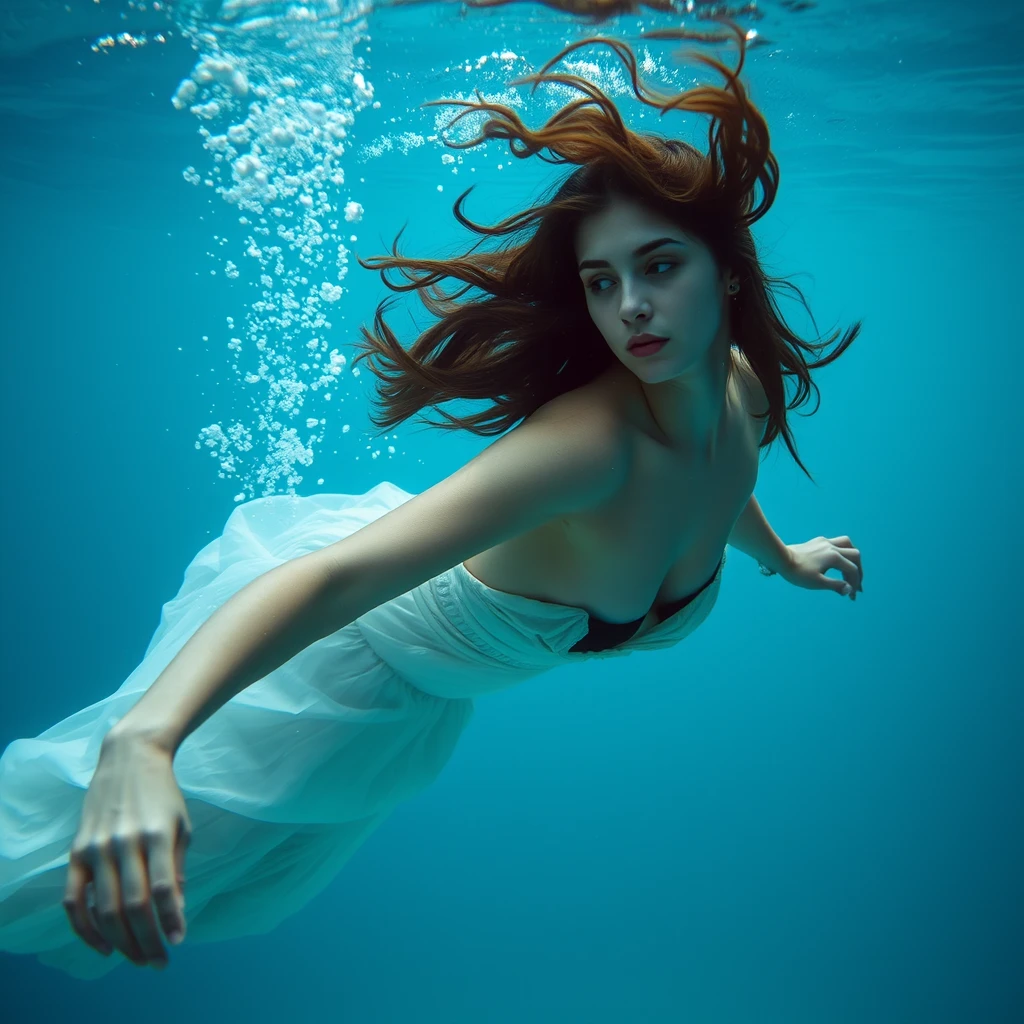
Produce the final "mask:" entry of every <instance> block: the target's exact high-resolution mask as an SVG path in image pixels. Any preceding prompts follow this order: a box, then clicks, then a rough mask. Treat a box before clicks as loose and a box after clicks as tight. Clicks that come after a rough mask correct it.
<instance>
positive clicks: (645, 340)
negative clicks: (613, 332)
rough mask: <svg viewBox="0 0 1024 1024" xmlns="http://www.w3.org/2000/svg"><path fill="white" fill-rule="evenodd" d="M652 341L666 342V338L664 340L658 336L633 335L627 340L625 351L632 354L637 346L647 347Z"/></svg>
mask: <svg viewBox="0 0 1024 1024" xmlns="http://www.w3.org/2000/svg"><path fill="white" fill-rule="evenodd" d="M652 341H668V338H664V337H662V336H661V335H659V334H634V335H633V337H632V338H630V339H629V344H628V345H627V346H626V348H627V350H628V351H630V352H632V351H633V349H635V348H636V347H637V345H647V344H649V343H650V342H652Z"/></svg>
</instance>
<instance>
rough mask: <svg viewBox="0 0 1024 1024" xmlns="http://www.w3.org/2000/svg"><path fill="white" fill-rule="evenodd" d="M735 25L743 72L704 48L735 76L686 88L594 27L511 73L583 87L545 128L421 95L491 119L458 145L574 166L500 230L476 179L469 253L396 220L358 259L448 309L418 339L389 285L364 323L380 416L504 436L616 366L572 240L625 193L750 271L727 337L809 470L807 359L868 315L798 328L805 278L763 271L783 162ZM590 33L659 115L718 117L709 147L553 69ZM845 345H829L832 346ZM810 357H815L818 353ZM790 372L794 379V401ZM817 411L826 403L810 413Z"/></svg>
mask: <svg viewBox="0 0 1024 1024" xmlns="http://www.w3.org/2000/svg"><path fill="white" fill-rule="evenodd" d="M725 25H726V26H727V28H728V30H729V31H730V32H731V33H732V35H733V36H735V39H736V43H737V45H738V49H739V59H738V62H737V66H736V68H735V70H730V69H729V68H728V67H726V66H725V65H724V64H723V63H721V62H720V61H718V60H716V59H715V58H713V57H709V56H706V55H704V54H701V53H699V52H697V53H692V54H691V55H690V56H692V57H693V58H694V59H695V60H696V61H698V62H699V63H702V64H704V65H706V66H708V67H710V68H713V69H714V70H715V71H717V72H718V73H719V74H720V75H721V76H722V78H724V80H725V84H724V85H723V86H721V87H715V86H710V85H703V86H698V87H696V88H692V89H688V90H686V91H685V92H681V93H678V94H674V95H673V94H663V93H658V92H655V91H653V90H651V89H649V88H648V87H647V86H645V85H644V84H643V83H642V82H641V81H640V80H639V77H638V75H637V65H636V58H635V56H634V54H633V51H632V50H631V49H630V47H629V46H628V45H627V44H626V43H624V42H622V41H620V40H617V39H614V38H608V37H590V38H587V39H583V40H580V41H579V42H576V43H573V44H572V45H570V46H567V47H566V48H565V49H564V50H562V51H561V53H559V54H558V55H557V56H556V57H554V58H552V59H551V60H550V61H549V62H548V63H547V64H546V65H545V66H544V67H543V68H542V69H541V70H540V71H539V72H537V73H536V74H533V75H529V76H526V77H524V78H520V79H517V80H515V81H513V82H511V83H510V84H511V85H520V84H527V83H532V84H533V89H534V90H536V88H537V86H539V85H541V84H543V83H558V84H560V85H564V86H570V87H572V88H575V89H578V90H579V91H580V92H581V93H583V94H584V97H583V98H581V99H576V100H573V101H572V102H570V103H568V104H567V105H566V106H564V107H563V108H562V109H561V110H559V111H558V113H556V114H554V115H553V116H552V117H551V118H550V119H549V120H548V122H547V123H546V124H545V125H544V126H543V127H542V128H539V129H537V130H531V129H530V128H528V127H526V125H524V124H523V122H522V121H521V120H520V118H519V117H518V115H517V114H516V113H515V112H514V111H513V110H511V109H510V108H509V107H507V106H503V105H501V104H498V103H489V102H485V101H484V100H483V98H482V96H481V94H480V93H479V92H477V93H476V95H477V101H476V102H473V101H468V100H432V101H430V102H429V103H425V104H423V105H424V106H443V105H452V106H461V107H465V108H467V109H465V110H463V111H462V112H461V113H459V114H457V115H456V116H455V117H454V118H453V119H452V120H451V121H450V122H449V123H448V125H447V128H449V129H450V128H451V127H452V126H453V125H454V124H455V123H456V122H457V121H459V120H460V119H461V118H463V117H465V116H467V115H468V114H471V113H473V112H486V113H488V114H490V115H491V116H490V117H489V118H488V119H487V120H486V121H485V122H484V123H483V125H482V127H481V129H480V133H479V135H478V136H477V137H476V138H474V139H472V140H470V141H468V142H452V141H447V140H446V141H445V144H446V145H447V146H448V147H450V148H452V149H469V148H471V147H473V146H477V145H480V144H481V143H482V142H484V141H485V140H487V139H505V140H507V141H508V144H509V149H510V150H511V153H512V155H513V156H515V157H517V158H519V159H527V158H528V157H531V156H534V155H536V156H538V157H539V158H540V159H541V160H544V161H546V162H548V163H552V164H566V163H568V164H576V165H577V167H576V169H575V170H574V171H573V172H572V173H571V174H570V175H569V176H568V177H567V178H565V179H564V180H563V181H561V182H560V183H558V182H556V183H555V184H554V185H553V186H552V187H551V189H550V190H549V193H550V198H547V199H544V200H543V201H542V202H540V203H539V204H538V205H535V206H533V207H531V208H529V209H527V210H525V211H523V212H521V213H517V214H515V215H514V216H511V217H508V218H506V219H505V220H502V221H501V222H500V223H498V224H495V225H494V226H491V227H488V226H486V225H480V224H475V223H473V222H472V221H471V220H470V219H469V218H468V217H467V216H466V215H465V213H464V212H463V210H462V206H463V204H464V202H465V200H466V197H467V196H468V195H469V193H470V192H472V190H473V189H472V187H471V188H469V189H467V190H466V191H465V192H463V193H462V194H461V195H460V196H459V197H458V199H457V200H456V201H455V203H454V206H453V213H454V215H455V218H456V219H457V220H458V221H459V223H460V224H462V225H464V226H465V227H466V228H468V229H469V230H470V231H473V232H475V233H476V234H478V235H480V236H481V238H480V240H479V241H478V242H477V243H476V244H475V245H474V246H473V248H471V249H470V250H469V251H468V252H467V253H466V254H465V255H462V256H459V257H456V258H453V259H425V258H414V257H406V256H400V255H399V254H398V242H399V239H400V238H401V235H402V232H401V231H400V232H399V233H398V235H397V236H396V238H395V241H394V244H393V247H392V253H391V254H390V255H388V256H375V257H371V258H370V259H367V260H362V259H360V260H359V263H360V265H361V266H362V267H364V268H365V269H368V270H379V271H380V275H381V279H382V280H383V281H384V283H385V285H387V287H388V288H389V289H391V290H392V291H394V292H408V291H415V292H417V294H418V295H419V297H420V300H421V301H422V303H423V305H424V306H425V307H426V308H427V309H428V310H429V311H430V313H431V314H433V315H434V316H435V317H436V318H437V320H436V322H435V323H434V324H433V325H432V326H430V327H428V328H427V329H426V330H425V331H423V332H422V333H421V334H420V335H419V337H417V338H416V340H415V341H413V343H412V344H411V346H410V347H409V348H408V349H407V348H405V347H403V345H402V344H401V342H400V341H399V339H398V338H397V337H396V335H395V334H394V332H393V331H392V330H391V329H390V328H389V327H388V325H387V322H386V320H385V313H386V312H387V311H388V309H389V307H390V305H391V304H393V303H394V302H396V301H397V299H396V298H394V297H388V298H387V299H385V300H384V301H383V302H381V303H380V305H379V306H378V307H377V311H376V315H375V317H374V321H373V329H372V330H369V329H367V328H366V327H365V326H364V327H361V328H360V332H361V335H362V339H363V340H362V341H359V342H357V349H358V354H357V355H356V357H355V359H354V360H353V365H355V364H357V363H358V362H360V361H361V360H364V359H365V360H368V363H367V365H368V366H369V368H370V370H371V371H372V372H373V374H374V375H375V376H376V378H377V381H376V392H377V394H376V398H375V400H374V406H375V408H374V409H373V411H371V414H370V419H371V422H373V423H374V425H375V426H377V427H380V428H383V429H387V428H390V427H393V426H395V425H397V424H399V423H402V422H403V421H405V420H407V419H409V418H410V417H411V416H413V415H415V414H416V413H419V412H421V410H423V409H425V408H428V407H429V408H432V409H434V410H435V411H437V412H438V413H439V414H440V416H441V417H442V418H443V419H442V420H441V421H440V422H434V421H430V420H426V422H427V423H429V424H430V425H431V426H437V427H441V428H442V429H448V430H468V431H471V432H472V433H475V434H478V435H481V436H486V435H495V434H501V433H503V432H504V431H506V430H508V429H509V428H511V427H513V426H515V425H516V424H517V423H519V422H520V421H521V420H523V419H524V418H525V417H527V416H529V415H530V414H531V413H532V412H534V411H535V410H536V409H538V408H539V407H540V406H542V405H543V404H544V403H546V402H548V401H550V400H551V399H553V398H555V397H557V396H558V395H560V394H564V393H565V392H567V391H570V390H572V389H574V388H578V387H580V386H582V385H583V384H586V383H587V382H589V381H591V380H592V379H594V378H595V377H596V376H597V375H598V374H599V373H601V372H602V371H603V370H604V369H606V368H607V367H608V366H610V365H611V364H612V362H613V361H614V359H615V356H614V355H613V353H612V352H611V350H610V349H609V348H608V346H607V344H606V343H605V341H604V338H603V337H602V336H601V334H600V332H599V331H598V329H597V327H596V326H595V325H594V323H593V321H592V320H591V318H590V314H589V312H588V310H587V305H586V297H585V294H584V291H583V287H582V285H581V283H580V280H579V276H578V273H577V264H576V255H575V239H576V230H577V226H578V224H579V223H580V221H581V220H582V218H584V217H587V216H588V215H591V214H594V213H597V212H600V211H601V210H603V209H604V208H606V207H607V205H608V203H609V201H610V200H611V198H612V197H613V196H616V195H621V196H624V197H627V198H631V199H634V200H636V201H639V202H640V203H642V204H644V205H645V206H647V207H648V208H649V209H651V210H652V211H654V212H655V213H658V214H661V215H663V216H664V217H665V218H666V219H669V220H671V221H672V222H674V223H676V224H678V225H679V226H680V227H681V228H682V229H683V230H684V231H686V232H688V233H690V234H691V235H693V236H695V237H697V238H698V239H700V241H702V242H703V243H704V244H705V245H706V246H707V247H708V249H709V250H710V251H711V254H712V255H713V257H714V259H715V261H716V263H717V265H718V267H719V269H720V270H721V269H722V268H724V267H726V266H728V267H730V268H731V269H732V271H733V273H734V274H736V275H738V277H739V282H740V289H739V293H738V294H736V295H734V296H732V297H731V298H730V302H729V306H730V311H731V312H730V317H731V334H732V340H733V342H734V343H735V344H736V345H737V347H738V348H739V349H740V351H741V352H742V353H743V355H744V356H746V358H747V361H748V362H749V363H750V366H751V367H752V369H753V371H754V373H756V374H757V377H758V379H759V380H760V382H761V385H762V387H763V388H764V392H765V396H766V398H767V400H768V410H767V412H766V413H764V414H763V416H764V417H765V418H766V419H767V424H766V427H765V430H764V433H763V436H762V439H761V447H762V448H767V447H768V446H769V445H771V444H772V442H773V441H774V440H775V439H776V438H777V437H779V436H780V435H781V437H782V438H783V440H784V441H785V443H786V446H787V448H788V449H789V451H790V454H791V455H792V456H793V458H794V459H795V460H796V462H797V464H798V465H799V466H800V468H801V469H802V470H803V471H804V472H805V473H806V474H807V476H808V477H810V476H811V474H810V473H809V472H808V470H807V468H806V466H804V464H803V462H801V461H800V457H799V455H798V454H797V451H796V445H795V443H794V440H793V436H792V433H791V431H790V429H789V426H788V424H787V420H786V413H787V410H789V409H794V408H796V407H798V406H800V405H802V404H803V403H804V402H806V401H807V399H808V397H809V396H810V393H811V390H812V389H813V390H814V391H815V394H816V397H817V398H818V402H819V404H820V394H819V393H818V390H817V387H816V385H815V384H814V383H813V382H812V380H811V375H810V371H811V370H813V369H817V368H818V367H821V366H826V365H828V364H829V363H831V362H832V361H833V360H835V359H837V358H838V357H839V356H840V355H841V354H842V353H843V352H845V351H846V349H847V348H848V347H849V346H850V344H851V343H852V342H853V340H854V338H855V337H856V336H857V334H858V333H859V331H860V327H861V324H860V322H859V321H858V322H857V323H855V324H854V325H853V326H852V327H850V328H848V329H847V330H846V332H845V333H844V334H842V336H841V337H840V332H838V331H836V332H835V333H834V334H832V335H830V336H829V337H828V338H825V339H824V340H821V338H820V336H819V337H818V339H817V340H815V341H806V340H804V339H802V338H800V337H798V336H797V335H796V334H795V333H794V332H793V331H792V330H791V329H790V328H789V326H788V325H787V324H786V321H785V318H784V317H783V315H782V313H781V311H780V310H779V306H778V304H777V301H776V295H777V293H779V292H781V291H783V290H785V291H787V292H788V293H790V294H792V295H795V297H796V298H797V299H798V300H799V301H800V303H801V304H802V305H803V307H804V309H805V310H807V312H808V314H810V316H811V323H812V325H814V329H815V330H817V325H816V324H815V323H814V317H813V314H811V311H810V308H809V307H808V305H807V301H806V299H805V298H804V295H803V293H802V292H801V291H800V289H799V288H798V287H797V286H796V285H793V284H791V283H789V282H788V281H786V280H784V279H782V278H775V277H771V276H769V275H768V274H766V273H765V271H764V270H763V269H762V267H761V265H760V262H759V260H758V255H757V247H756V245H755V243H754V238H753V235H752V234H751V231H750V227H751V225H752V224H753V223H755V222H756V221H757V220H759V219H760V218H761V217H763V216H764V215H765V214H766V213H767V212H768V210H769V209H770V208H771V205H772V202H773V201H774V199H775V195H776V192H777V191H778V185H779V168H778V163H777V161H776V159H775V156H774V155H773V154H772V152H771V148H770V145H769V135H768V125H767V123H766V121H765V119H764V117H763V116H762V115H761V113H760V112H759V111H758V110H757V108H756V107H755V106H754V105H753V103H751V102H750V100H749V99H748V97H747V93H746V90H745V89H744V87H743V85H742V84H741V82H740V80H739V75H740V73H741V71H742V70H743V63H744V58H745V55H746V37H745V33H744V31H743V30H742V29H741V28H740V27H739V26H738V25H736V24H734V23H732V22H725ZM652 38H662V39H690V40H695V41H698V42H722V41H726V40H728V39H729V35H722V34H721V33H719V34H709V33H698V32H693V31H688V30H686V29H681V28H680V29H665V30H658V31H654V32H647V33H645V35H644V39H645V40H649V39H652ZM594 44H600V45H605V46H609V47H611V49H612V50H613V51H614V53H615V54H616V55H617V56H618V57H619V58H620V59H621V60H622V62H623V64H624V65H625V66H626V68H627V70H628V71H629V75H630V79H631V81H632V86H633V92H634V93H635V95H636V97H637V98H638V99H639V100H640V101H641V102H643V103H645V104H647V105H649V106H652V107H656V108H658V109H659V110H660V111H661V113H662V115H664V114H666V113H668V112H669V111H672V110H679V111H683V112H688V113H697V114H707V115H708V116H709V117H710V118H711V122H710V127H709V132H708V141H709V145H708V152H707V153H706V154H705V153H702V152H701V151H700V150H699V149H697V148H696V147H694V146H692V145H690V144H689V143H686V142H682V141H678V140H675V139H671V138H664V137H662V136H660V135H658V134H656V133H653V132H634V131H632V130H631V129H629V128H627V127H626V125H625V123H624V122H623V120H622V117H621V116H620V114H619V112H618V110H617V109H616V107H615V104H614V103H613V102H612V100H611V99H609V97H608V96H606V95H605V94H604V93H603V92H602V91H601V90H600V89H599V88H597V86H595V85H594V84H593V83H591V82H589V81H587V80H586V79H585V78H582V77H579V76H577V75H571V74H561V73H549V69H550V68H551V67H552V65H554V64H556V63H557V62H558V61H560V60H561V59H562V58H563V57H565V56H566V55H567V54H569V53H571V52H573V51H574V50H578V49H580V48H582V47H585V46H590V45H594ZM757 193H759V195H758V194H757ZM402 230H403V231H404V228H403V229H402ZM488 238H490V239H495V240H497V241H496V242H495V243H494V244H493V246H492V247H491V248H490V249H488V250H487V251H476V250H477V249H478V247H479V246H480V244H481V243H482V242H483V241H484V240H485V239H488ZM389 270H397V271H399V272H400V273H401V274H402V275H403V276H404V278H405V279H406V283H400V282H399V283H396V282H392V281H390V280H389V279H388V276H387V274H388V271H389ZM446 279H451V280H452V281H453V282H454V284H453V285H451V286H449V287H448V288H447V289H446V288H444V287H442V282H444V281H446ZM474 290H475V291H474ZM470 292H474V294H472V295H469V294H468V293H470ZM837 342H838V344H836V343H837ZM833 345H834V346H835V347H834V348H833V350H832V351H831V352H830V353H828V354H827V355H822V351H823V350H824V349H826V348H828V347H829V346H833ZM808 356H814V357H817V358H815V359H814V360H813V361H808V358H807V357H808ZM787 377H789V378H792V379H794V380H795V393H794V395H793V397H792V399H791V400H790V401H789V402H788V404H787V399H786V393H785V378H787ZM455 399H469V400H484V401H486V402H488V403H489V404H488V405H487V406H486V407H485V408H484V409H482V410H480V411H478V412H475V413H471V414H467V415H464V416H458V415H455V414H454V413H451V412H449V411H446V410H444V409H441V408H440V405H441V404H442V403H445V402H449V401H452V400H455ZM816 410H817V405H816V406H815V409H814V410H812V411H811V412H812V413H813V412H814V411H816ZM808 415H810V413H809V414H808ZM812 479H813V478H812Z"/></svg>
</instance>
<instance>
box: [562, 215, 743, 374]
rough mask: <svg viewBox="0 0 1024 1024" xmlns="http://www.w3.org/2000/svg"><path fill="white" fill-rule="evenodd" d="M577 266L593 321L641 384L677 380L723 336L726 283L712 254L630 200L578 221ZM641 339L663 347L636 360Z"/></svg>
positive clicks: (642, 352) (617, 355)
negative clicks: (654, 339) (633, 344)
mask: <svg viewBox="0 0 1024 1024" xmlns="http://www.w3.org/2000/svg"><path fill="white" fill-rule="evenodd" d="M654 243H656V244H654ZM576 259H577V264H578V266H579V274H580V280H581V281H582V284H583V290H584V294H585V296H586V301H587V309H588V311H589V312H590V317H591V319H592V320H593V321H594V324H595V325H596V326H597V329H598V330H599V331H600V332H601V334H602V335H603V337H604V339H605V341H606V342H607V343H608V347H609V348H610V349H611V350H612V351H613V352H614V353H615V356H616V358H618V360H619V361H620V362H621V363H622V364H623V365H624V366H626V367H627V368H628V369H629V370H630V371H631V372H632V373H634V374H635V375H636V376H637V377H639V378H640V379H641V380H644V381H646V382H648V383H652V384H653V383H656V382H659V381H664V380H670V379H672V378H674V377H677V376H679V375H680V374H682V373H684V372H685V371H686V370H687V369H688V368H689V367H693V366H694V365H695V364H697V363H698V362H699V361H700V360H701V359H702V357H704V356H705V355H706V354H707V352H708V350H709V349H710V348H711V346H712V344H713V342H714V341H715V339H716V338H717V337H718V335H719V334H720V332H722V331H725V332H726V334H727V333H728V315H727V311H726V299H727V292H726V281H727V275H726V274H722V273H719V270H718V268H717V266H716V265H715V261H714V258H713V257H712V255H711V251H710V250H709V249H708V247H707V246H706V245H704V243H703V242H701V241H699V240H698V239H697V238H695V237H694V236H693V235H690V234H688V233H687V232H685V231H683V229H682V228H680V227H679V226H678V225H676V224H675V223H673V222H672V221H669V220H665V219H664V218H662V217H661V216H660V215H659V214H656V213H654V212H652V211H650V210H649V209H647V208H646V207H645V206H642V205H641V204H639V203H637V202H635V201H633V200H630V199H626V198H622V197H616V198H614V199H613V201H612V202H611V203H610V204H609V206H608V207H607V208H606V209H604V210H602V211H601V212H600V213H597V214H592V215H591V216H589V217H587V218H586V219H584V220H583V222H582V223H581V224H580V227H579V230H578V232H577V235H576ZM641 333H648V334H654V335H658V336H660V337H662V338H667V339H668V340H667V341H666V343H665V344H663V345H662V346H661V348H660V349H658V350H657V351H653V352H652V351H651V350H650V349H647V350H645V349H643V348H639V349H638V350H637V351H636V352H633V351H631V349H630V341H631V339H633V338H634V336H636V335H638V334H641ZM727 343H728V339H726V344H727Z"/></svg>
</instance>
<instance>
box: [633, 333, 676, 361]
mask: <svg viewBox="0 0 1024 1024" xmlns="http://www.w3.org/2000/svg"><path fill="white" fill-rule="evenodd" d="M667 342H668V338H655V339H654V340H653V341H644V342H641V343H640V344H639V345H632V346H631V347H630V349H629V354H630V355H631V356H638V357H641V358H642V357H643V356H653V355H654V353H655V352H660V351H661V349H662V347H663V346H664V345H665V344H666V343H667Z"/></svg>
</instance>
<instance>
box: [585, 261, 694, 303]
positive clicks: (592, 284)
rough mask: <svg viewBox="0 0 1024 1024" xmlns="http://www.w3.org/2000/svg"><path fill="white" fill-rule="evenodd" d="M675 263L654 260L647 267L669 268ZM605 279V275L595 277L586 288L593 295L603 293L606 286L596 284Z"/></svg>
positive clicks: (660, 272)
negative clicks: (599, 286) (600, 286)
mask: <svg viewBox="0 0 1024 1024" xmlns="http://www.w3.org/2000/svg"><path fill="white" fill-rule="evenodd" d="M675 265H676V264H675V261H674V260H655V261H654V262H653V263H649V264H648V265H647V269H648V270H651V269H653V268H654V267H669V268H671V267H674V266H675ZM658 273H659V274H662V273H665V271H658ZM607 280H609V279H608V278H607V277H595V278H594V280H593V281H591V282H590V284H588V285H587V288H588V289H589V290H590V291H591V292H592V293H593V294H594V295H603V294H604V293H605V292H606V291H607V290H608V289H607V288H598V287H597V286H598V285H599V284H600V283H601V282H602V281H607Z"/></svg>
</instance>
